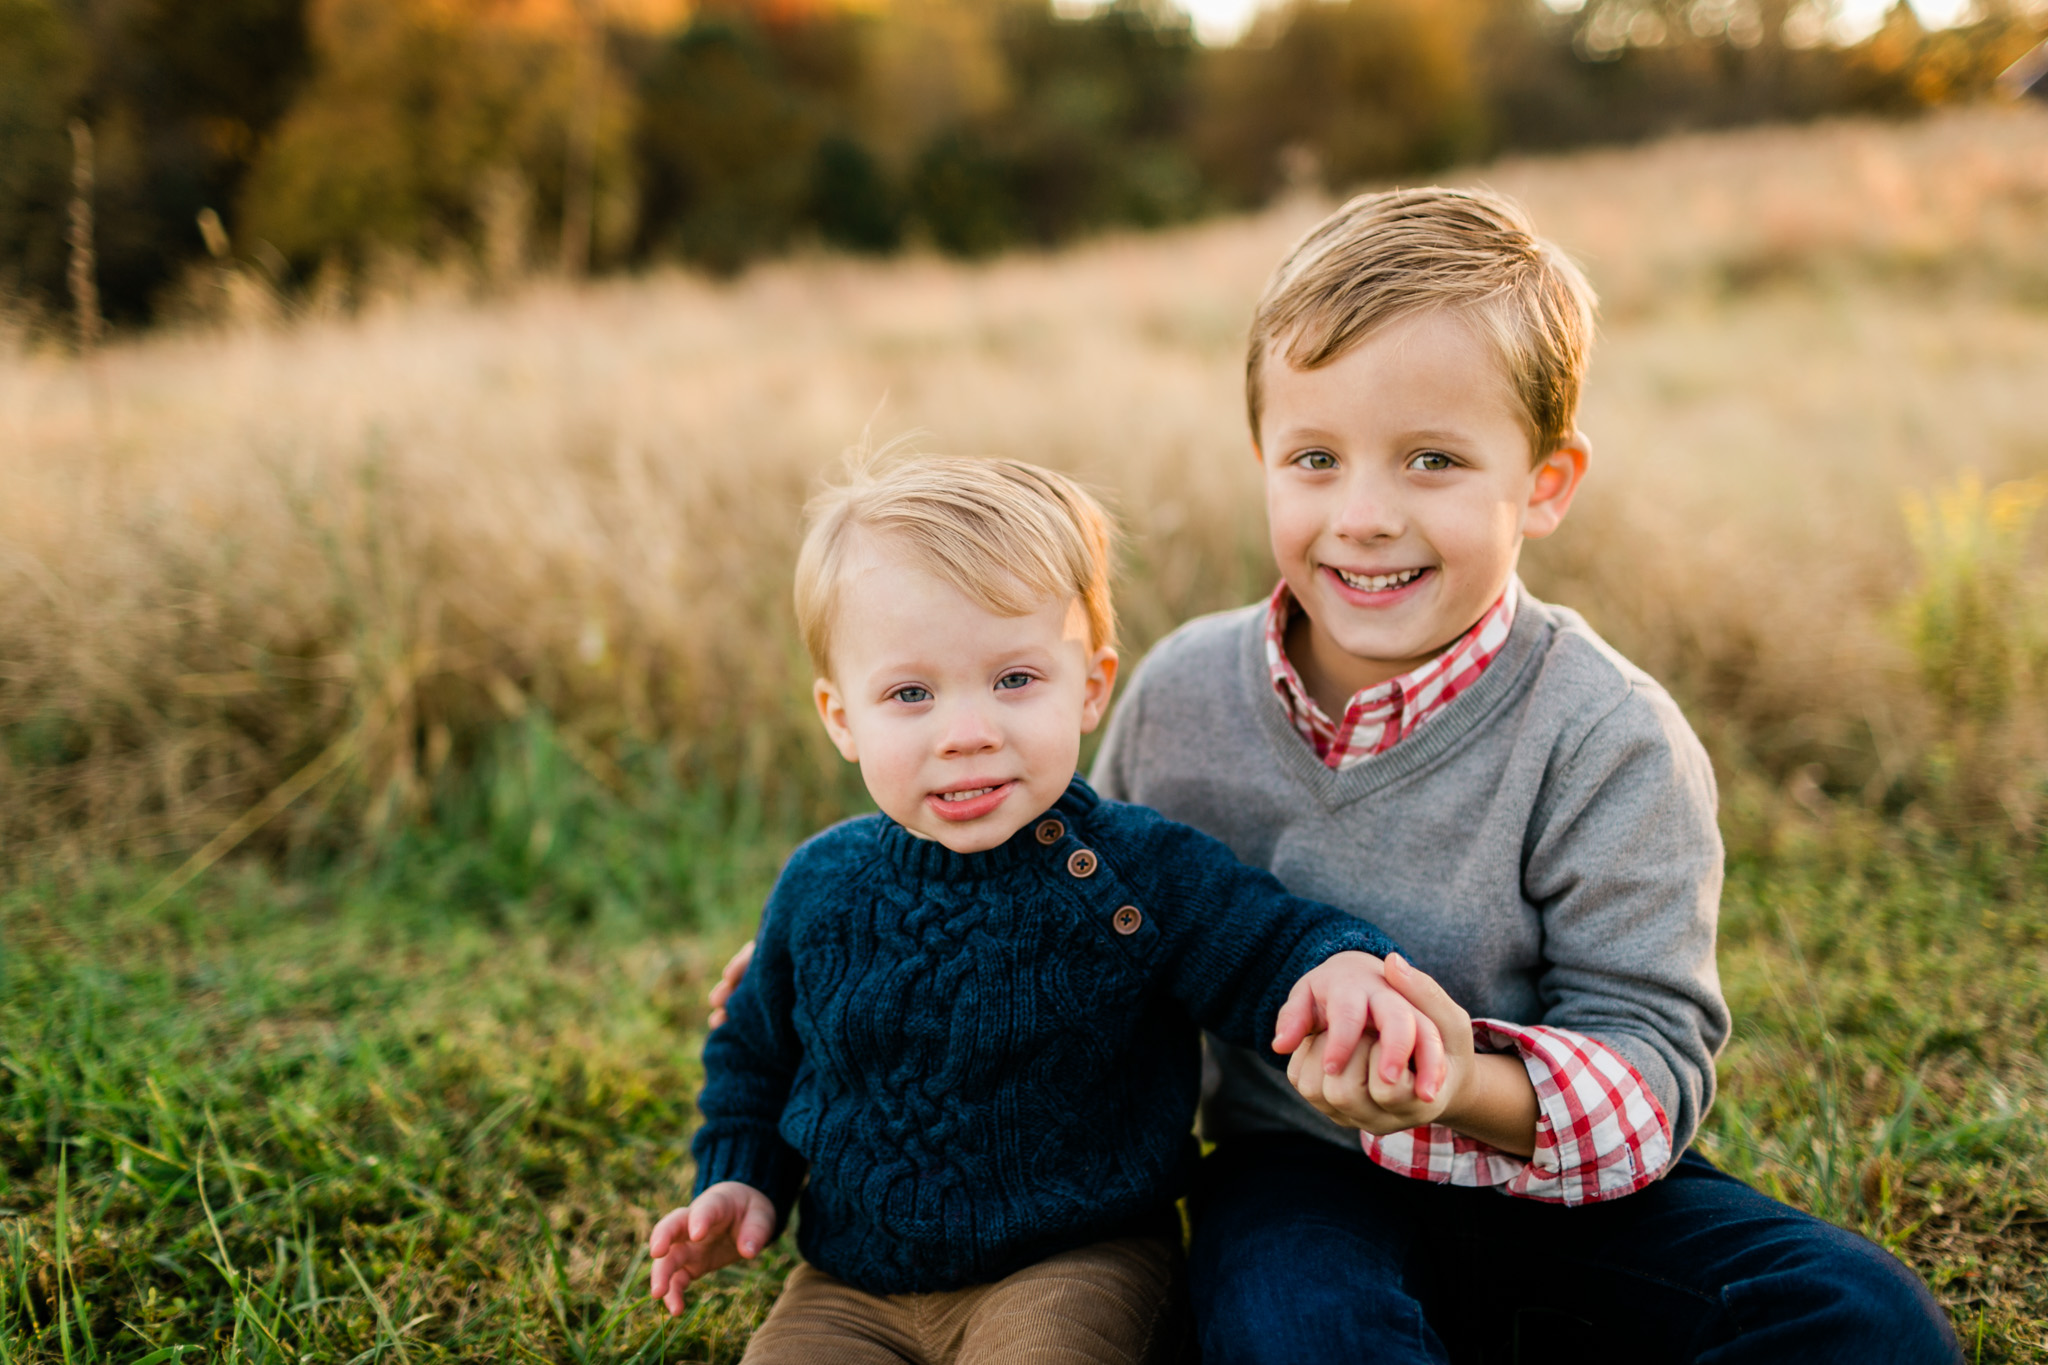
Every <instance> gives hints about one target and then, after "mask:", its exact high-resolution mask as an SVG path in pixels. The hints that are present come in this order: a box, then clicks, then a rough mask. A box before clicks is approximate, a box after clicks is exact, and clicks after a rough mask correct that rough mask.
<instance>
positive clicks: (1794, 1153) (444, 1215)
mask: <svg viewBox="0 0 2048 1365" xmlns="http://www.w3.org/2000/svg"><path fill="white" fill-rule="evenodd" d="M2044 37H2048V4H2044V3H2042V0H2024V2H2023V0H1974V3H1972V2H1970V0H1922V3H1919V4H1896V5H1892V6H1889V7H1886V6H1884V5H1883V4H1881V3H1872V0H1584V3H1582V4H1578V5H1576V6H1573V5H1568V4H1566V3H1564V2H1563V0H1559V2H1558V3H1544V0H1293V2H1292V3H1283V4H1273V5H1264V6H1261V5H1258V4H1254V3H1251V2H1250V0H1188V5H1187V8H1185V9H1183V8H1180V7H1178V6H1176V5H1173V4H1169V3H1166V0H1117V3H1113V4H1107V5H1101V4H1089V3H1066V2H1065V0H1062V3H1060V4H1056V5H1050V6H1048V5H1047V4H1044V3H1039V2H1037V0H979V2H970V0H847V2H846V3H839V4H832V3H823V2H822V0H813V2H810V3H806V2H804V0H758V2H757V3H738V2H737V0H734V2H732V3H711V2H709V0H706V2H705V3H697V4H688V3H684V0H581V2H580V3H579V2H578V0H0V1365H11V1362H38V1363H39V1362H44V1361H58V1360H62V1361H64V1362H66V1365H70V1362H73V1361H79V1360H90V1361H97V1360H118V1361H128V1362H134V1365H164V1363H165V1362H171V1361H177V1360H182V1359H184V1358H185V1357H186V1356H187V1355H192V1356H193V1357H194V1358H196V1359H221V1360H235V1361H241V1360H248V1361H265V1362H269V1361H276V1362H279V1363H280V1365H282V1363H283V1362H298V1361H310V1360H314V1359H323V1360H328V1361H336V1362H350V1361H353V1362H359V1363H360V1362H367V1361H370V1360H374V1359H382V1358H385V1357H386V1356H387V1355H388V1356H389V1357H392V1358H396V1359H398V1360H400V1361H401V1362H423V1361H428V1360H436V1361H438V1360H464V1361H467V1360H493V1361H497V1360H506V1359H511V1358H514V1357H520V1356H524V1357H531V1358H534V1359H540V1360H550V1361H555V1360H559V1361H575V1362H579V1365H590V1363H591V1362H614V1361H616V1362H628V1361H641V1360H716V1361H729V1360H736V1359H737V1358H738V1356H739V1354H740V1351H741V1350H742V1349H743V1346H744V1342H745V1340H746V1335H747V1333H748V1331H750V1330H751V1327H752V1325H753V1324H754V1323H755V1322H756V1321H758V1319H759V1317H760V1315H761V1313H762V1312H763V1311H765V1307H766V1304H767V1302H768V1301H769V1298H770V1296H772V1294H773V1292H774V1289H775V1286H776V1285H777V1283H779V1278H780V1276H781V1274H782V1273H783V1271H784V1270H786V1269H787V1266H788V1259H787V1255H786V1253H784V1252H780V1251H778V1252H777V1253H775V1255H773V1256H771V1257H770V1258H769V1259H768V1260H767V1262H766V1263H765V1264H764V1265H763V1266H761V1267H758V1268H756V1269H754V1270H751V1271H748V1272H746V1273H744V1274H742V1273H732V1274H729V1275H726V1276H723V1277H721V1278H720V1279H719V1280H717V1281H716V1282H714V1283H713V1284H711V1285H709V1286H708V1287H707V1288H706V1289H705V1291H704V1292H703V1294H702V1295H700V1296H699V1298H698V1300H697V1304H698V1306H697V1308H695V1309H693V1310H692V1313H691V1315H690V1316H688V1317H687V1318H686V1319H684V1320H682V1321H680V1322H677V1323H670V1322H668V1321H667V1319H666V1318H665V1316H664V1315H661V1314H659V1313H658V1312H656V1311H655V1310H653V1309H652V1308H651V1307H650V1306H648V1305H647V1304H645V1303H644V1302H642V1301H641V1300H640V1299H639V1298H638V1297H637V1296H636V1293H635V1288H636V1284H637V1281H638V1277H639V1276H640V1275H642V1274H643V1273H644V1266H645V1261H644V1253H643V1250H642V1246H641V1243H640V1240H639V1239H644V1236H645V1234H646V1231H647V1228H648V1226H649V1225H650V1223H651V1220H652V1219H653V1218H654V1217H655V1216H658V1215H659V1214H660V1213H661V1212H663V1211H665V1210H666V1209H667V1208H668V1207H670V1206H671V1205H672V1204H673V1203H674V1202H676V1200H677V1198H678V1197H679V1196H680V1193H681V1190H682V1189H683V1188H685V1187H686V1186H687V1183H688V1177H689V1167H688V1158H687V1146H686V1141H687V1135H688V1133H689V1130H690V1126H691V1124H692V1122H693V1120H694V1111H693V1108H692V1104H691V1097H692V1095H693V1094H694V1092H695V1088H696V1086H697V1084H698V1082H699V1079H700V1075H699V1072H698V1070H697V1063H696V1060H695V1057H696V1053H697V1050H698V1047H699V1045H700V1042H701V1038H702V1031H703V1024H704V1006H703V1003H702V1002H703V994H704V990H705V988H706V986H707V984H708V982H709V980H710V978H711V973H712V972H713V970H714V969H715V967H716V965H717V964H718V963H720V962H722V961H723V960H724V956H725V955H726V954H727V953H728V952H730V951H731V949H732V948H733V947H734V946H736V945H737V944H738V943H739V942H740V941H742V940H743V939H744V938H745V937H746V936H747V935H748V934H749V932H751V928H752V926H753V923H754V921H755V919H756V917H757V916H758V913H759V909H760V905H761V900H762V897H763V895H764V894H765V892H766V889H767V887H768V886H769V885H770V883H771V882H772V879H773V877H774V875H775V872H776V869H777V868H778V867H779V865H780V863H781V861H782V859H783V858H784V857H786V856H787V854H788V851H789V850H790V849H791V848H792V847H793V846H794V845H795V843H796V842H797V841H798V840H800V839H802V838H803V837H805V836H806V835H807V834H809V833H810V832H812V831H813V830H815V829H816V828H818V827H819V825H820V824H822V823H823V822H825V821H828V820H832V819H836V818H839V817H842V816H844V815H847V814H850V813H854V812H858V811H861V810H863V809H866V808H867V802H866V798H865V794H864V792H863V791H862V790H861V788H860V785H859V782H858V780H857V776H856V774H855V773H854V772H853V770H851V769H849V768H848V767H846V765H844V764H842V763H841V762H840V761H839V759H838V757H837V756H836V754H834V753H833V752H832V750H831V749H830V747H829V746H828V745H827V744H826V743H825V742H824V740H823V736H822V734H821V733H820V732H819V728H818V726H817V724H816V721H815V719H814V718H813V717H812V716H811V715H810V713H809V712H810V708H809V705H808V702H807V694H808V683H809V681H810V679H809V673H808V668H807V665H806V663H805V660H804V655H803V651H802V648H801V646H800V644H799V643H798V641H797V639H796V635H795V630H794V623H793V621H792V619H791V612H790V608H789V603H788V598H789V587H790V573H791V567H792V563H793V559H794V554H795V549H796V545H797V541H798V538H799V534H800V527H801V509H802V505H803V501H804V499H805V497H806V495H807V492H808V491H809V490H810V489H811V488H813V487H814V486H815V485H816V481H817V480H818V479H819V478H820V477H823V476H828V475H829V474H830V472H831V470H832V469H833V467H834V465H835V463H836V461H837V460H838V458H839V455H840V452H841V451H842V450H844V449H845V448H847V447H848V446H850V445H853V444H855V443H858V442H861V441H863V440H870V441H874V442H878V443H879V442H883V441H890V440H895V439H899V438H901V439H904V440H906V441H907V443H908V444H909V445H910V446H911V447H913V448H915V449H922V450H927V451H935V452H945V453H957V454H991V455H1004V456H1012V457H1018V458H1023V459H1029V460H1035V461H1040V462H1043V463H1046V464H1050V465H1054V466H1057V467H1059V468H1062V469H1065V470H1068V471H1070V472H1072V473H1074V474H1076V475H1078V476H1079V477H1081V478H1082V479H1084V480H1085V481H1087V482H1088V483H1089V484H1090V485H1091V486H1093V487H1094V488H1096V489H1097V490H1099V491H1100V492H1101V493H1102V494H1103V496H1104V498H1105V499H1106V500H1107V501H1108V502H1109V503H1110V504H1111V505H1112V506H1113V507H1114V508H1115V510H1116V511H1117V513H1118V515H1119V517H1120V519H1121V521H1122V524H1123V528H1124V533H1125V537H1124V544H1123V549H1122V574H1121V580H1120V583H1119V587H1118V604H1119V609H1120V612H1121V616H1122V621H1123V631H1124V645H1125V655H1126V659H1127V660H1130V661H1135V660H1136V659H1137V658H1139V657H1140V656H1142V654H1143V653H1144V651H1145V650H1146V649H1147V648H1148V647H1149V646H1150V645H1151V643H1152V642H1153V641H1155V640H1156V639H1158V638H1159V637H1160V636H1161V635H1163V634H1164V633H1165V632H1167V631H1168V630H1171V629H1172V628H1173V627H1174V626H1175V625H1177V624H1178V623H1180V622H1182V621H1185V620H1187V619H1188V618H1190V617H1192V616H1194V615H1197V614H1199V613H1202V612H1207V611H1213V610H1218V609H1222V608H1227V607H1232V606H1237V605H1239V604H1242V603H1245V602H1249V601H1252V600H1254V599H1255V598H1257V597H1260V596H1262V595H1263V594H1265V593H1266V592H1268V591H1269V590H1270V589H1271V587H1272V584H1273V581H1274V578H1275V570H1274V568H1273V562H1272V558H1271V555H1270V553H1269V551H1268V549H1267V545H1266V531H1265V525H1264V515H1263V507H1262V499H1261V493H1260V480H1259V473H1258V470H1257V467H1256V465H1255V464H1254V463H1253V460H1252V457H1251V452H1250V449H1249V442H1248V439H1247V433H1246V430H1245V419H1244V409H1243V395H1242V379H1243V344H1244V336H1245V329H1246V324H1247V322H1248V319H1249V315H1250V310H1251V307H1252V303H1253V301H1254V299H1255V298H1256V297H1257V294H1258V291H1259V289H1260V286H1261V284H1262V282H1263V281H1264V279H1265V277H1266V275H1267V273H1268V272H1269V271H1270V270H1271V269H1272V267H1273V266H1274V264H1276V263H1277V262H1278V261H1279V259H1280V258H1281V256H1282V255H1283V254H1284V253H1285V252H1286V250H1287V249H1288V247H1289V245H1290V244H1291V243H1292V242H1293V241H1294V240H1295V239H1296V238H1297V237H1298V236H1299V235H1300V234H1301V233H1302V232H1304V231H1306V230H1307V229H1308V228H1309V227H1310V225H1312V224H1313V223H1314V222H1316V221H1317V220H1318V219H1319V218H1320V217H1322V216H1323V215H1324V214H1326V213H1328V212H1329V211H1330V210H1331V209H1332V208H1333V207H1334V206H1335V205H1336V204H1337V203H1339V202H1341V199H1342V197H1343V196H1345V195H1348V194H1350V193H1353V192H1355V191H1358V190H1361V189H1369V188H1375V187H1382V186H1387V185H1394V184H1419V183H1427V182H1431V181H1437V182H1442V183H1451V184H1484V185H1489V186H1492V187H1493V188H1495V189H1498V190H1500V191H1503V192H1505V193H1507V194H1510V195H1512V196H1514V197H1515V198H1517V199H1519V200H1520V201H1521V202H1522V203H1524V204H1525V205H1526V206H1527V207H1528V208H1529V210H1530V211H1531V213H1532V215H1533V216H1534V218H1535V220H1536V222H1537V224H1538V226H1539V229H1540V230H1541V231H1542V232H1543V233H1544V234H1545V235H1546V236H1548V237H1550V238H1551V239H1553V240H1554V241H1556V242H1557V243H1559V244H1560V245H1561V246H1562V247H1563V248H1564V249H1565V250H1566V251H1568V252H1569V253H1570V254H1571V255H1572V256H1573V257H1574V258H1575V259H1577V260H1578V261H1579V262H1580V263H1581V264H1582V265H1583V266H1584V267H1585V269H1586V271H1587V274H1588V276H1589V278H1590V279H1591V280H1592V282H1593V284H1594V286H1595V288H1596V289H1597V290H1598V291H1599V294H1600V296H1601V330H1600V338H1599V341H1598V343H1597V345H1596V349H1595V355H1594V360H1593V369H1592V374H1591V378H1590V381H1589V384H1588V387H1587V390H1586V394H1585V401H1584V405H1583V409H1582V413H1581V423H1582V425H1583V426H1584V428H1585V430H1586V431H1587V432H1588V434H1589V435H1590V438H1591V441H1592V446H1593V450H1594V458H1593V464H1592V471H1591V475H1590V477H1589V480H1588V482H1587V484H1586V486H1585V489H1584V492H1583V493H1582V495H1581V496H1580V498H1579V500H1578V502H1577V503H1576V504H1575V506H1574V508H1573V511H1572V515H1571V518H1570V520H1569V522H1568V523H1567V524H1566V526H1565V527H1564V529H1563V531H1562V532H1561V533H1560V534H1559V535H1558V536H1556V537H1554V538H1552V539H1549V540H1546V541H1543V542H1541V543H1538V544H1535V545H1532V546H1530V547H1528V550H1527V552H1526V553H1525V555H1524V558H1523V566H1522V567H1523V572H1524V575H1525V577H1526V579H1527V581H1528V582H1529V584H1530V586H1531V587H1532V588H1533V589H1534V590H1535V591H1536V592H1537V593H1538V594H1539V595H1541V596H1543V597H1545V598H1548V599H1550V600H1553V601H1558V602H1561V603H1563V604H1566V605H1568V606H1571V607H1573V608H1576V609H1577V610H1579V611H1581V612H1583V613H1584V614H1585V615H1586V617H1587V618H1588V619H1589V621H1590V622H1591V624H1592V625H1593V626H1594V627H1595V628H1596V629H1597V630H1599V631H1600V632H1601V633H1602V634H1603V635H1604V636H1605V637H1606V638H1607V639H1608V640H1609V641H1611V642H1612V643H1613V644H1614V645H1615V646H1616V647H1617V648H1618V649H1620V650H1621V651H1622V652H1623V653H1624V654H1626V655H1627V656H1628V657H1630V658H1631V659H1633V660H1635V661H1636V662H1637V663H1639V664H1641V665H1642V666H1644V667H1645V668H1646V669H1648V670H1649V671H1650V672H1651V673H1652V674H1653V675H1654V676H1655V677H1657V678H1658V679H1659V680H1660V681H1661V682H1663V683H1664V684H1665V685H1666V686H1668V687H1669V688H1670V689H1671V691H1672V692H1673V694H1674V695H1675V696H1676V697H1677V699H1678V701H1679V703H1680V704H1681V706H1682V707H1683V708H1684V709H1685V712H1686V715H1687V716H1688V718H1689V719H1690V720H1691V722H1692V724H1693V725H1694V727H1695V728H1696V729H1697V730H1698V731H1699V733H1700V735H1701V737H1702V739H1703V740H1704V741H1705V743H1706V745H1707V747H1708V750H1709V752H1710V754H1711V755H1712V758H1713V760H1714V764H1715V770H1716V774H1717V776H1718V778H1719V781H1720V791H1721V809H1722V832H1723V835H1724V837H1725V839H1726V841H1727V846H1728V853H1729V860H1728V867H1729V880H1728V885H1727V890H1726V893H1725V895H1724V898H1723V914H1722V937H1721V959H1720V960H1721V970H1722V973H1723V979H1724V983H1725V986H1726V989H1727V992H1728V995H1729V997H1730V1000H1731V1003H1732V1005H1733V1007H1734V1010H1735V1015H1736V1020H1737V1024H1736V1031H1735V1034H1734V1037H1733V1039H1732V1040H1731V1042H1730V1044H1729V1047H1728V1049H1727V1051H1726V1053H1725V1054H1724V1055H1723V1057H1722V1060H1721V1069H1720V1074H1721V1081H1722V1090H1721V1095H1720V1097H1719V1099H1718V1100H1717V1102H1716V1105H1715V1108H1714V1110H1713V1112H1712V1113H1711V1115H1710V1116H1709V1119H1708V1122H1707V1126H1706V1128H1705V1130H1704V1132H1703V1134H1702V1137H1701V1139H1700V1141H1701V1144H1702V1147H1703V1149H1704V1150H1706V1151H1707V1152H1708V1153H1709V1154H1710V1155H1711V1156H1712V1158H1713V1159H1714V1160H1716V1161H1717V1162H1720V1163H1721V1164H1722V1165H1724V1166H1725V1167H1727V1168H1729V1169H1731V1170H1734V1171H1736V1172H1737V1173H1738V1174H1740V1175H1742V1176H1743V1177H1744V1178H1746V1179H1750V1180H1752V1181H1755V1182H1756V1183H1758V1184H1759V1185H1761V1186H1762V1187H1764V1188H1765V1189H1767V1190H1769V1191H1771V1192H1772V1193H1774V1194H1776V1195H1778V1196H1780V1197H1782V1198H1786V1199H1789V1200H1792V1201H1794V1202H1796V1203H1798V1204H1800V1205H1801V1206H1802V1207H1806V1208H1809V1209H1813V1210H1815V1211H1816V1212H1819V1213H1820V1214H1822V1215H1823V1216H1826V1217H1828V1218H1831V1219H1834V1220H1835V1221H1837V1222H1840V1223H1842V1224H1845V1225H1847V1226H1850V1227H1854V1228H1856V1229H1858V1230H1860V1231H1862V1232H1864V1233H1866V1234H1868V1235H1870V1236H1872V1237H1874V1238H1877V1239H1878V1240H1880V1241H1881V1242H1883V1243H1884V1244H1885V1245H1886V1246H1887V1247H1889V1248H1891V1249H1892V1250H1894V1251H1895V1252H1897V1253H1898V1254H1899V1255H1901V1256H1902V1257H1905V1258H1906V1259H1907V1260H1909V1261H1910V1262H1911V1263H1912V1264H1913V1265H1914V1266H1915V1268H1916V1269H1917V1270H1919V1271H1920V1273H1922V1274H1923V1275H1925V1276H1926V1277H1927V1278H1928V1280H1929V1282H1930V1284H1932V1285H1933V1287H1934V1290H1935V1293H1936V1294H1937V1296H1938V1297H1939V1298H1940V1300H1941V1301H1942V1302H1943V1303H1944V1304H1945V1305H1946V1306H1947V1308H1948V1309H1949V1311H1950V1313H1951V1315H1952V1318H1953V1320H1954V1322H1955V1324H1956V1327H1957V1330H1958V1332H1959V1333H1960V1334H1961V1336H1962V1339H1963V1342H1964V1345H1965V1348H1966V1350H1967V1351H1968V1352H1969V1355H1970V1358H1971V1359H1972V1360H1973V1361H2023V1360H2025V1361H2044V1360H2048V1277H2043V1276H2042V1275H2041V1273H2040V1267H2041V1266H2042V1265H2043V1264H2048V1214H2044V1212H2043V1211H2044V1210H2048V516H2044V509H2048V420H2044V417H2048V411H2044V406H2043V397H2044V395H2048V102H2044V101H2042V100H2040V99H2038V98H2035V97H2034V96H2033V95H2030V94H2029V93H2028V87H2029V83H2030V81H2032V82H2038V81H2039V80H2040V78H2041V76H2042V75H2043V70H2044V67H2048V59H2044V58H2043V56H2042V50H2041V49H2040V48H2039V47H2038V46H2037V45H2038V44H2039V43H2040V42H2041V40H2042V39H2043V38H2044ZM2030 53H2031V54H2033V56H2032V57H2031V58H2030V57H2029V54H2030ZM2030 63H2031V64H2030ZM2001 72H2010V73H2011V74H2010V75H2008V76H2007V77H2005V78H2004V79H2003V80H2002V81H2001V79H2000V73H2001ZM2035 93H2036V94H2038V93H2039V89H2038V86H2037V87H2036V91H2035ZM1424 965H1425V966H1427V965H1428V964H1424Z"/></svg>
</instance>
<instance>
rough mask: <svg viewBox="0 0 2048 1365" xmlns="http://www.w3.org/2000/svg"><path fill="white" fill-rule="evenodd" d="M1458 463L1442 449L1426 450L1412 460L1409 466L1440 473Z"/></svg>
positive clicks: (1431, 472) (1427, 471)
mask: <svg viewBox="0 0 2048 1365" xmlns="http://www.w3.org/2000/svg"><path fill="white" fill-rule="evenodd" d="M1456 463H1457V462H1456V461H1455V460H1453V459H1452V458H1451V457H1450V456H1448V455H1446V454H1444V453H1443V452H1442V451H1441V450H1425V451H1423V452H1422V453H1421V454H1420V455H1417V456H1416V457H1415V458H1414V459H1412V460H1410V461H1409V462H1408V467H1409V468H1410V469H1420V470H1423V471H1424V472H1426V473H1430V474H1438V473H1441V472H1443V471H1444V470H1446V469H1449V468H1450V467H1451V466H1452V465H1454V464H1456Z"/></svg>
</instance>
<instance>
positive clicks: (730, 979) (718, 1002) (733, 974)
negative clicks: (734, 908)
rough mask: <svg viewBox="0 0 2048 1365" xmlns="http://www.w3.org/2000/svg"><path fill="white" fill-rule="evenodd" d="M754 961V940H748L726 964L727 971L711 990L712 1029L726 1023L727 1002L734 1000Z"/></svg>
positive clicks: (719, 976) (720, 975)
mask: <svg viewBox="0 0 2048 1365" xmlns="http://www.w3.org/2000/svg"><path fill="white" fill-rule="evenodd" d="M753 961H754V940H752V939H748V940H747V941H746V942H745V943H742V944H741V945H740V950H739V951H738V952H736V953H734V954H733V955H732V961H730V962H728V963H726V964H725V970H724V971H722V972H720V973H719V974H718V982H717V984H715V985H714V986H712V988H711V1027H713V1028H717V1027H718V1026H719V1025H720V1024H723V1023H724V1022H725V1002H726V1001H728V1000H730V999H732V993H733V992H734V991H736V990H738V989H739V988H740V978H741V977H743V976H745V975H746V974H747V968H748V967H749V966H750V965H752V963H753Z"/></svg>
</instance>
